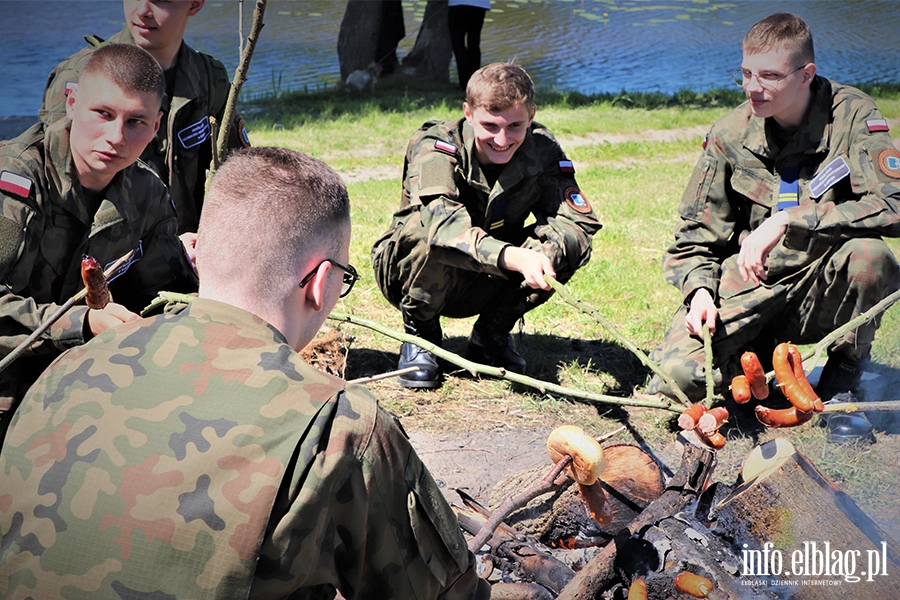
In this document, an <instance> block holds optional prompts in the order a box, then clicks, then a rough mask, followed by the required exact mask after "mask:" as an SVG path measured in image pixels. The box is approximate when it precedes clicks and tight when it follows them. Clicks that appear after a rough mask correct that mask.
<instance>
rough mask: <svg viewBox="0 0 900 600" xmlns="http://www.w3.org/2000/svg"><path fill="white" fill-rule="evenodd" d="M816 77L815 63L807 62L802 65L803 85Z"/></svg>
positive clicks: (808, 83)
mask: <svg viewBox="0 0 900 600" xmlns="http://www.w3.org/2000/svg"><path fill="white" fill-rule="evenodd" d="M815 78H816V63H809V64H808V65H806V66H805V67H803V85H810V84H811V83H812V82H813V79H815Z"/></svg>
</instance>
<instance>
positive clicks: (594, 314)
mask: <svg viewBox="0 0 900 600" xmlns="http://www.w3.org/2000/svg"><path fill="white" fill-rule="evenodd" d="M544 281H546V282H547V284H548V285H549V286H550V287H552V288H553V289H554V291H556V293H557V294H559V297H560V298H562V299H563V300H565V301H566V302H567V303H569V304H571V305H572V306H574V307H575V308H577V309H578V310H580V311H581V312H583V313H584V314H586V315H587V316H589V317H591V318H593V319H594V320H595V321H597V323H599V324H600V325H601V326H603V327H604V328H605V329H606V330H607V331H609V332H610V333H611V334H613V336H614V337H615V338H616V340H618V341H619V343H620V344H622V345H623V346H625V347H626V348H628V349H629V350H631V353H632V354H634V355H635V356H637V357H638V360H640V361H641V363H642V364H643V365H644V366H645V367H647V368H649V369H650V370H651V371H653V372H654V373H656V374H657V375H659V378H660V379H662V380H663V381H665V382H666V383H667V384H668V386H669V387H670V388H671V390H672V393H673V394H675V396H676V397H677V398H678V400H680V401H681V403H682V404H684V405H685V406H690V404H691V401H690V400H689V399H688V397H687V395H685V393H684V392H682V391H681V388H679V387H678V385H677V384H676V383H675V380H673V379H672V378H671V377H669V374H668V373H666V372H665V371H664V370H663V369H662V367H660V366H659V365H658V364H656V362H654V361H652V360H650V357H649V356H647V355H646V354H644V352H642V351H641V349H640V348H638V347H637V346H635V345H634V344H633V343H631V341H630V340H629V339H628V338H626V337H625V336H624V335H622V334H621V333H619V331H618V330H617V329H616V328H615V327H613V326H612V324H611V323H610V322H609V321H607V320H606V319H605V318H604V317H603V315H601V314H600V312H599V311H598V310H597V309H595V308H593V307H590V306H588V305H587V304H585V303H584V301H582V300H581V299H579V298H576V297H575V296H573V295H572V294H571V293H570V292H569V290H567V289H566V288H565V286H564V285H563V284H561V283H560V282H558V281H557V280H556V279H554V278H553V277H548V276H546V275H545V276H544Z"/></svg>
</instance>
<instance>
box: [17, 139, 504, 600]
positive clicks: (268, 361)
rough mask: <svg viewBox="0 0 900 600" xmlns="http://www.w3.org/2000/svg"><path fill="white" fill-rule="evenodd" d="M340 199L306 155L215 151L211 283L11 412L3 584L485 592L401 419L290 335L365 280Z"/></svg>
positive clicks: (143, 589)
mask: <svg viewBox="0 0 900 600" xmlns="http://www.w3.org/2000/svg"><path fill="white" fill-rule="evenodd" d="M349 209H350V207H349V200H348V198H347V191H346V188H345V187H344V185H343V183H342V182H341V179H340V177H339V176H338V175H337V173H335V172H334V171H333V170H332V169H331V168H329V167H328V166H327V165H325V164H324V163H322V162H320V161H318V160H316V159H313V158H311V157H310V156H308V155H305V154H301V153H299V152H295V151H292V150H285V149H279V148H253V149H248V150H242V151H239V152H237V153H235V154H233V155H232V157H231V158H229V159H228V160H227V161H226V162H225V163H224V164H223V166H222V168H221V169H220V170H218V171H217V173H216V175H215V177H214V178H213V182H212V186H211V188H210V191H209V195H208V198H207V205H206V207H205V208H204V211H203V215H202V216H201V218H200V229H199V239H198V242H197V259H198V264H199V267H200V270H201V272H202V273H203V277H202V280H201V283H200V296H199V298H198V299H195V300H194V301H193V302H192V303H191V304H190V305H189V306H188V308H186V309H184V310H183V311H181V312H179V313H178V314H165V315H160V316H157V317H154V318H150V319H141V320H138V321H134V322H132V323H127V324H125V325H123V326H121V327H118V328H116V329H115V330H112V331H108V332H106V333H105V334H103V335H100V336H98V337H96V338H95V339H93V340H91V341H90V342H88V343H87V344H85V345H84V346H82V347H81V348H78V349H76V350H73V351H70V352H68V353H67V354H65V355H63V356H62V357H60V359H59V360H58V361H56V362H55V363H54V364H53V366H52V367H51V368H50V369H48V370H47V371H46V372H45V373H44V375H43V376H42V377H41V379H40V380H38V382H37V383H36V384H35V386H34V387H33V388H32V389H31V391H30V392H29V395H28V396H27V397H26V398H25V400H24V402H23V403H22V406H21V408H20V409H19V410H18V411H17V413H16V416H15V419H14V420H13V423H12V427H11V428H10V432H9V436H8V437H7V440H6V444H5V445H4V446H3V448H2V450H0V535H2V541H0V596H3V597H5V598H18V597H24V596H26V595H28V596H32V597H35V598H59V597H63V596H64V595H68V596H71V595H73V594H74V595H75V596H85V597H87V596H91V597H102V598H111V597H120V598H124V597H129V598H137V597H142V598H143V597H146V598H150V597H154V598H157V597H158V598H164V597H165V598H199V597H204V598H223V599H233V598H248V597H249V598H285V597H291V598H332V597H334V595H335V591H338V592H340V594H341V595H342V596H343V597H344V598H347V599H348V600H352V599H366V598H370V599H372V600H382V599H384V598H421V599H435V598H446V599H461V600H462V599H466V600H480V599H486V598H488V597H489V595H490V586H489V585H488V584H487V582H485V581H483V580H480V579H478V577H477V576H476V574H475V568H474V557H473V556H472V554H471V553H470V552H469V551H468V549H467V548H466V544H465V541H464V539H463V537H462V534H461V532H460V529H459V525H458V523H457V520H456V517H455V516H454V514H453V512H452V511H451V510H450V507H449V506H448V504H447V503H446V501H445V500H444V498H443V496H442V495H441V492H440V490H438V489H437V485H436V483H435V482H434V480H433V479H432V477H431V475H430V474H429V473H428V471H427V469H426V468H425V466H424V465H423V464H422V462H421V461H420V460H419V458H418V456H417V455H416V453H415V451H414V450H413V449H412V447H411V446H410V444H409V441H408V440H407V438H406V436H405V435H404V434H403V432H402V430H401V429H400V428H399V426H398V424H397V423H396V422H395V420H394V418H393V417H392V416H391V415H390V414H389V413H387V412H386V411H385V410H384V409H382V408H380V407H379V406H378V404H377V402H376V400H375V398H373V397H372V396H371V395H370V394H369V393H368V392H367V391H366V390H365V389H364V388H363V387H361V386H357V385H347V383H346V382H345V381H344V380H342V379H338V378H336V377H333V376H331V375H327V374H324V373H321V372H318V371H316V370H315V369H313V368H312V367H311V366H309V365H308V364H306V363H305V362H303V359H302V358H301V357H300V355H299V354H298V352H297V351H298V350H299V349H301V348H303V347H304V346H305V345H306V344H307V343H308V342H309V341H310V340H311V339H312V338H313V336H314V335H315V334H316V332H317V331H318V329H319V327H320V326H321V325H322V323H323V322H324V321H325V318H326V316H327V315H328V313H329V312H330V311H331V309H332V307H333V306H334V305H335V303H336V302H337V300H338V298H339V297H341V296H344V295H346V294H347V293H349V292H350V289H351V288H352V286H353V283H354V282H355V281H356V279H357V275H356V271H355V270H354V269H353V268H352V267H350V266H348V265H347V259H348V256H349V245H350V216H349V215H350V212H349ZM273 236H274V237H275V239H278V240H279V241H280V243H278V244H272V243H271V240H272V237H273ZM38 507H44V508H40V509H39V508H38ZM45 509H46V510H45Z"/></svg>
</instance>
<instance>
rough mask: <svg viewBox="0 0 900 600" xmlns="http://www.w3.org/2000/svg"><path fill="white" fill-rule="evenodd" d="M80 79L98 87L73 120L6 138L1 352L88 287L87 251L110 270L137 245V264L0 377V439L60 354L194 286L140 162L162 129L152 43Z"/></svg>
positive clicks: (168, 213)
mask: <svg viewBox="0 0 900 600" xmlns="http://www.w3.org/2000/svg"><path fill="white" fill-rule="evenodd" d="M83 79H84V80H85V81H88V82H90V84H91V85H90V86H85V87H84V89H83V90H80V91H76V92H73V93H72V94H70V95H69V97H68V99H67V101H66V109H67V111H68V115H69V117H68V118H67V119H65V120H63V121H59V122H57V123H56V124H54V125H52V126H46V125H44V124H43V123H38V124H36V125H34V126H33V127H31V128H29V129H28V130H27V131H25V132H24V133H23V134H22V135H20V136H19V137H18V138H16V139H14V140H11V141H9V142H3V143H2V144H0V203H2V213H0V278H2V279H0V281H2V284H3V285H4V286H5V290H4V292H5V295H3V296H2V298H0V355H6V354H8V353H9V352H11V351H12V350H13V348H15V347H16V346H18V345H19V344H20V343H22V342H23V341H24V340H25V338H27V337H28V336H29V335H30V334H31V333H32V332H33V331H34V330H35V329H37V328H38V327H39V326H40V325H41V322H42V321H43V320H44V319H46V318H47V317H49V316H50V315H52V314H53V313H55V312H56V311H57V309H58V308H59V305H61V304H63V303H64V302H65V301H66V300H68V299H69V298H70V297H72V296H73V295H75V294H76V293H77V292H78V291H80V290H81V289H82V287H83V284H82V280H81V274H80V265H81V256H82V254H89V255H91V256H93V257H95V258H96V259H97V260H98V261H100V264H101V265H104V266H105V265H107V264H109V263H112V262H113V261H115V260H116V259H118V258H119V257H121V256H123V255H125V254H127V253H128V252H129V251H131V250H135V251H136V254H135V257H134V258H135V261H134V262H133V263H132V264H131V266H130V267H129V268H128V271H127V272H126V273H125V274H124V275H123V276H121V277H120V278H118V279H116V280H115V281H114V282H113V283H112V284H111V286H110V290H111V292H112V294H113V300H114V302H112V303H110V304H109V305H108V306H107V307H106V308H104V309H103V310H93V309H88V308H87V307H86V306H84V305H83V304H82V305H80V306H75V307H74V308H72V309H70V310H69V311H68V312H67V313H66V314H65V315H64V316H63V317H62V318H61V319H60V320H59V321H57V322H56V323H55V324H54V325H53V326H52V327H51V328H50V330H49V331H48V332H47V333H45V334H44V335H43V337H41V338H40V339H39V340H38V341H37V342H36V343H35V344H34V345H33V346H31V348H30V349H29V350H28V351H27V352H26V353H25V354H24V355H22V356H21V357H20V358H18V359H16V361H15V362H14V363H13V364H12V365H11V366H10V367H9V368H7V369H5V370H4V371H2V372H0V440H2V439H3V432H4V431H5V429H6V425H7V424H8V421H9V412H8V411H10V409H11V408H12V407H13V406H14V405H15V403H16V401H17V400H19V399H21V397H22V396H23V395H24V393H25V391H26V390H27V389H28V386H29V385H31V383H33V382H34V380H35V379H36V378H37V376H38V375H39V374H40V373H41V371H43V370H44V368H45V367H46V366H47V365H48V364H50V361H52V360H53V358H54V357H55V356H56V355H58V354H59V353H60V352H62V351H63V350H65V349H67V348H71V347H72V346H77V345H79V344H82V343H83V342H84V341H85V340H87V339H90V337H91V336H92V335H95V334H98V333H100V332H102V331H104V330H106V329H107V328H109V327H113V326H115V325H117V324H121V323H122V322H124V321H128V320H131V319H134V318H137V314H135V313H137V312H138V311H140V310H141V309H142V308H143V307H144V306H146V305H147V303H148V302H149V301H150V300H151V299H153V297H155V296H156V294H157V292H158V291H160V290H170V291H193V290H195V289H196V286H197V280H196V275H195V274H194V272H193V268H192V267H191V264H190V262H189V261H188V258H187V256H186V255H185V250H184V247H183V246H182V244H181V242H180V241H179V240H178V238H177V237H176V235H175V228H176V222H175V211H174V210H173V208H172V201H171V200H170V199H169V195H168V193H167V192H166V186H165V184H163V182H162V181H160V179H159V177H157V176H156V174H155V173H153V172H152V171H151V170H149V169H147V168H146V167H144V166H141V165H140V164H135V161H137V158H138V156H139V155H140V154H141V152H142V151H143V150H144V147H145V146H146V144H147V143H148V142H149V141H150V139H151V138H152V137H153V135H154V133H155V131H156V128H157V127H159V120H160V111H159V106H160V102H161V100H162V94H163V87H164V83H163V76H162V70H161V69H160V68H159V65H158V64H157V63H156V61H154V60H153V57H152V56H150V54H148V53H147V52H145V51H144V50H141V49H140V48H138V47H136V46H131V45H126V44H110V45H108V46H106V47H105V48H104V51H103V52H102V53H100V52H99V51H98V52H97V53H95V54H94V56H93V57H92V58H91V60H90V61H89V62H88V64H86V65H85V70H84V75H83Z"/></svg>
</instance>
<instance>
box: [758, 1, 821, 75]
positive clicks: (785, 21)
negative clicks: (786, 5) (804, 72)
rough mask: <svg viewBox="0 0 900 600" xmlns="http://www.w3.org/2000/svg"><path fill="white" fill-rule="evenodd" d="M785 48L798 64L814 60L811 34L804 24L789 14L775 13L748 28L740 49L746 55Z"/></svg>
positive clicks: (795, 16)
mask: <svg viewBox="0 0 900 600" xmlns="http://www.w3.org/2000/svg"><path fill="white" fill-rule="evenodd" d="M778 47H783V48H785V49H786V50H787V51H788V52H790V53H791V55H792V56H793V57H794V58H795V59H797V60H798V61H799V62H803V63H811V62H815V60H816V53H815V49H814V48H813V39H812V32H811V31H810V30H809V26H808V25H807V24H806V22H805V21H804V20H803V19H801V18H800V17H798V16H797V15H792V14H790V13H775V14H774V15H769V16H768V17H766V18H765V19H763V20H762V21H759V22H758V23H757V24H756V25H754V26H753V27H751V28H750V31H748V32H747V35H745V36H744V41H743V43H742V44H741V49H742V50H743V51H744V52H747V53H748V54H755V53H758V52H766V51H768V50H772V49H776V48H778Z"/></svg>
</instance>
